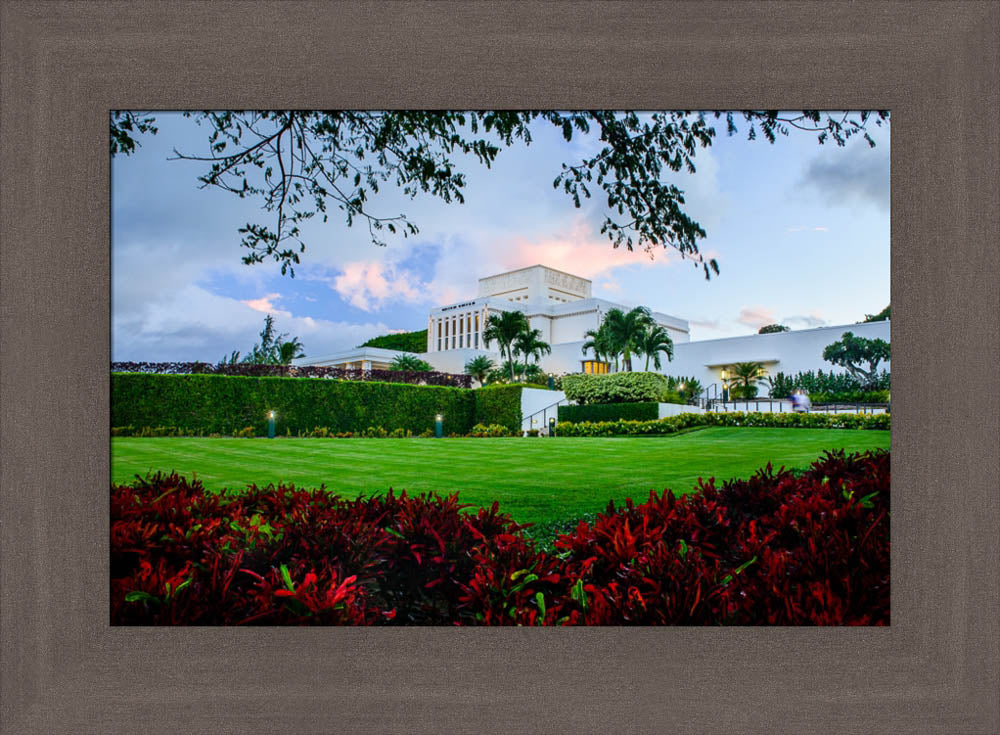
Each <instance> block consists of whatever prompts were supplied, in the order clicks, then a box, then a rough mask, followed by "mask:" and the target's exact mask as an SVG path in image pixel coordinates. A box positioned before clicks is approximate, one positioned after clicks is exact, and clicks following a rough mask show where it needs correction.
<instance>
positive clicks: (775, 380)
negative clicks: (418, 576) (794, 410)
mask: <svg viewBox="0 0 1000 735" xmlns="http://www.w3.org/2000/svg"><path fill="white" fill-rule="evenodd" d="M765 382H768V383H769V384H770V391H769V393H770V396H771V397H772V398H787V397H788V396H789V395H791V394H792V393H793V392H794V391H797V390H802V391H805V392H806V393H808V394H809V395H810V400H812V401H813V402H816V401H815V399H814V398H812V396H813V395H816V394H827V396H828V397H830V400H833V401H850V402H854V401H853V399H850V398H847V397H846V396H847V395H855V394H861V393H866V392H870V391H876V392H877V391H886V392H888V390H889V384H890V382H891V378H890V375H889V373H888V371H886V370H883V371H881V372H880V373H878V374H877V375H876V376H874V378H873V385H872V386H871V387H870V388H869V387H867V386H866V385H865V384H863V383H862V382H861V380H859V379H858V378H855V377H854V376H852V375H850V374H849V373H834V372H826V373H825V372H823V371H822V370H817V371H816V372H813V371H812V370H809V371H807V372H800V373H796V374H795V375H792V376H788V375H785V374H784V373H776V374H775V375H773V376H771V377H770V378H768V379H767V380H766V381H765ZM885 402H886V401H882V400H875V401H866V403H885Z"/></svg>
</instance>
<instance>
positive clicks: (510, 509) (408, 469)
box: [111, 427, 889, 524]
mask: <svg viewBox="0 0 1000 735" xmlns="http://www.w3.org/2000/svg"><path fill="white" fill-rule="evenodd" d="M888 447H889V432H888V431H857V430H838V429H769V428H747V429H744V428H734V427H709V428H705V429H700V430H698V431H691V432H689V433H683V434H678V435H674V436H663V437H657V436H650V437H610V438H604V437H586V438H577V437H555V438H521V437H517V438H495V439H471V438H458V439H448V438H444V439H384V440H373V439H288V438H278V439H275V440H273V441H272V440H268V439H250V440H247V439H232V438H226V439H207V438H173V437H171V438H131V437H115V438H113V439H112V451H111V458H112V480H113V481H114V482H119V483H126V482H131V481H132V480H133V479H134V478H135V475H146V474H147V473H148V472H150V471H165V472H171V471H176V472H178V473H180V474H182V475H184V476H186V477H189V478H191V477H197V478H198V479H199V480H201V481H202V482H203V483H204V484H205V487H206V488H208V489H209V490H221V489H223V488H233V489H235V488H243V487H246V486H247V485H249V484H251V483H256V484H258V485H268V484H270V483H275V484H279V483H283V484H286V485H295V486H296V487H301V488H315V487H319V486H320V485H325V486H326V487H327V488H328V489H329V490H330V491H332V492H336V493H339V494H341V495H344V496H346V497H355V496H357V495H374V494H380V493H384V492H386V491H387V490H388V489H389V488H390V487H391V488H393V489H395V490H396V491H397V492H399V491H401V490H406V491H407V492H408V493H411V494H413V493H424V492H436V493H439V494H441V495H447V494H450V493H456V492H457V493H459V497H460V499H461V501H462V502H464V503H471V504H473V505H474V506H479V507H486V506H489V505H490V504H491V503H493V501H498V502H499V503H500V508H501V510H503V511H505V512H507V513H510V514H511V515H512V516H513V518H514V519H515V520H516V521H518V522H520V523H539V524H540V523H549V522H553V521H562V520H569V519H574V518H579V517H581V516H584V515H587V514H592V513H595V512H597V511H599V510H602V509H603V508H604V507H605V506H606V505H607V503H608V501H609V500H614V501H615V502H619V503H620V502H622V501H624V500H625V498H626V497H628V496H631V497H633V498H644V497H645V496H646V495H647V494H648V493H649V491H650V490H656V491H657V492H660V491H662V490H664V489H666V488H670V489H671V490H673V491H674V492H675V493H678V494H680V493H686V492H689V491H690V490H692V489H693V487H694V486H695V483H696V482H697V481H698V479H699V478H704V479H706V480H707V479H708V478H710V477H714V478H716V479H717V480H720V481H721V480H728V479H731V478H745V477H749V476H750V475H751V474H753V473H754V472H755V471H756V470H757V469H758V468H760V467H763V466H764V465H766V464H767V463H768V462H770V463H771V464H772V465H773V466H774V467H775V468H778V467H779V466H781V465H784V466H785V467H789V468H805V467H807V466H808V465H809V464H810V463H811V462H813V461H814V460H815V459H816V458H817V457H819V456H820V455H821V454H822V453H823V451H825V450H827V449H845V450H847V451H849V452H856V451H863V450H867V449H888Z"/></svg>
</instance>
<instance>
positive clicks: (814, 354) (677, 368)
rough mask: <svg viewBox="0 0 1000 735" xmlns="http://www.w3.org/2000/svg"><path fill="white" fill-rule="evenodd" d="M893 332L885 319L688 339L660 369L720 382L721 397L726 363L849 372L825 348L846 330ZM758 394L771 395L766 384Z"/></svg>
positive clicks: (871, 334)
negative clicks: (828, 357) (825, 353)
mask: <svg viewBox="0 0 1000 735" xmlns="http://www.w3.org/2000/svg"><path fill="white" fill-rule="evenodd" d="M889 331H890V330H889V322H888V321H882V322H868V323H864V324H847V325H843V326H838V327H819V328H816V329H801V330H795V331H792V332H779V333H776V334H751V335H747V336H745V337H729V338H725V339H709V340H700V341H697V342H685V343H682V344H675V345H674V359H673V360H672V361H670V362H663V364H662V369H661V370H660V372H662V373H664V374H665V375H683V376H690V377H695V378H697V379H698V380H699V381H701V383H702V385H704V386H706V387H707V386H709V385H711V384H712V383H716V384H718V386H719V391H720V393H719V395H720V397H721V395H722V394H721V390H722V378H721V370H722V368H723V367H725V366H726V365H732V364H733V363H735V362H761V363H764V367H765V369H766V370H767V374H768V375H773V374H774V373H778V372H783V373H785V375H794V374H795V373H798V372H800V371H806V370H823V371H824V372H830V371H833V372H845V371H844V370H843V369H842V368H838V367H836V366H834V365H833V364H832V363H829V362H826V361H825V360H824V359H823V349H824V348H825V347H826V346H827V345H829V344H831V343H833V342H836V341H837V340H838V339H840V338H841V337H842V336H843V335H844V333H845V332H852V333H853V334H854V335H855V336H856V337H865V338H866V339H876V338H878V339H884V340H885V341H886V342H889V341H890V340H889ZM889 367H890V366H889V363H888V362H883V363H880V364H879V366H878V369H879V370H880V371H881V370H882V369H885V370H889ZM758 395H760V396H766V395H767V386H766V385H765V384H761V385H760V386H759V387H758Z"/></svg>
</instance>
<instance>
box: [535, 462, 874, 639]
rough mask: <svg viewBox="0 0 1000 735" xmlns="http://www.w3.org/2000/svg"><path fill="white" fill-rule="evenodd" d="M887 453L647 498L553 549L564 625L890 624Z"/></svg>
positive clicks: (604, 517) (584, 526)
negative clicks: (559, 557) (560, 562)
mask: <svg viewBox="0 0 1000 735" xmlns="http://www.w3.org/2000/svg"><path fill="white" fill-rule="evenodd" d="M889 490H890V483H889V454H888V453H887V452H876V453H866V454H862V455H852V456H850V457H845V456H844V454H843V452H840V453H837V454H830V453H827V454H826V455H825V457H823V458H822V459H821V460H819V461H818V462H816V463H814V464H813V465H812V467H811V468H810V469H809V470H808V471H807V472H805V473H803V474H802V475H801V476H798V477H796V476H795V475H793V474H792V473H790V472H788V471H785V470H779V471H778V472H774V471H773V470H772V468H771V466H770V465H768V466H767V467H765V468H764V469H762V470H760V471H758V472H757V473H756V474H755V475H754V476H753V477H751V478H750V479H748V480H734V481H730V482H726V483H724V484H723V485H722V487H720V488H717V487H716V486H715V483H714V481H712V480H709V481H708V482H704V483H699V486H698V489H697V492H695V493H692V494H690V495H687V496H684V497H681V498H676V497H674V495H673V494H672V493H670V492H669V491H666V492H664V493H663V494H662V495H659V494H657V493H656V492H651V493H650V495H649V499H648V501H647V502H645V503H643V504H642V505H635V504H634V503H633V502H632V501H631V500H629V501H627V502H626V503H625V506H624V507H623V508H620V509H616V508H615V507H614V505H613V504H609V506H608V510H607V511H606V513H604V514H602V515H599V516H598V517H597V518H596V519H595V520H594V522H593V523H592V524H586V523H581V524H580V525H579V526H578V527H577V529H576V530H575V531H573V532H572V533H570V534H567V535H564V536H561V537H560V538H558V539H557V540H556V543H555V548H556V550H557V551H558V552H561V553H562V554H563V555H564V556H565V557H566V562H565V565H564V566H563V567H562V569H560V571H561V572H562V580H561V581H562V587H563V589H565V588H567V587H568V588H569V590H570V592H569V594H568V595H566V596H569V597H571V598H572V600H573V602H574V603H575V605H569V604H567V605H565V606H564V607H563V611H564V612H566V613H568V615H567V618H568V619H567V622H570V623H586V624H590V625H595V624H599V625H624V624H633V625H634V624H638V625H663V624H668V625H678V624H681V625H715V624H720V623H722V624H734V625H758V624H767V625H873V624H877V625H885V624H888V623H889V599H890V598H889V574H890V568H889V520H890V519H889V507H890V496H889Z"/></svg>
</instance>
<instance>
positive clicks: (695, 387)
mask: <svg viewBox="0 0 1000 735" xmlns="http://www.w3.org/2000/svg"><path fill="white" fill-rule="evenodd" d="M704 390H705V388H704V387H703V386H702V384H701V381H700V380H698V379H697V378H681V379H680V380H679V381H678V383H677V392H678V393H680V394H681V397H682V398H683V399H684V400H685V401H687V402H688V403H691V401H693V400H696V399H697V398H698V396H700V395H701V394H702V391H704Z"/></svg>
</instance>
